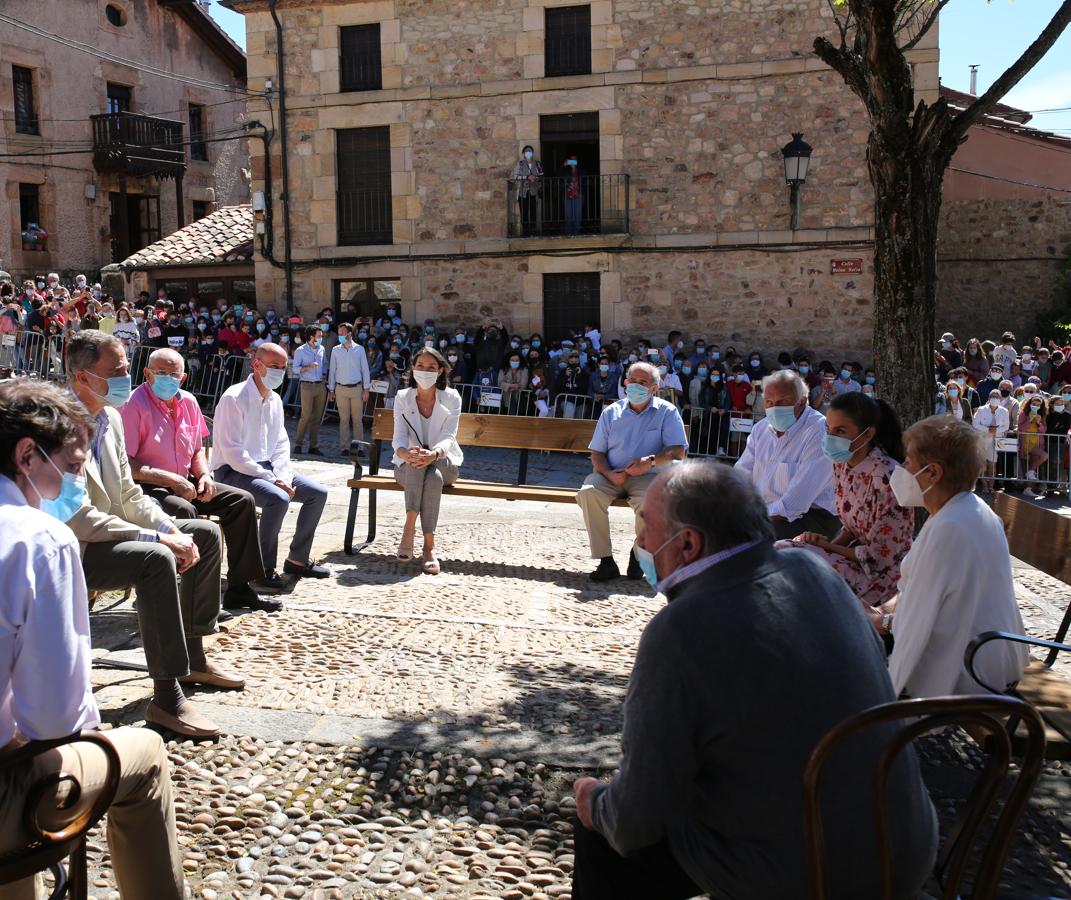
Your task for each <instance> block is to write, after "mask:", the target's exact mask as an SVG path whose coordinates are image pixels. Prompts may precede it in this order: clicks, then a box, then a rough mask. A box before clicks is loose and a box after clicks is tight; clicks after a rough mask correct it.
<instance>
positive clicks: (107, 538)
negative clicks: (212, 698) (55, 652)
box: [67, 330, 245, 738]
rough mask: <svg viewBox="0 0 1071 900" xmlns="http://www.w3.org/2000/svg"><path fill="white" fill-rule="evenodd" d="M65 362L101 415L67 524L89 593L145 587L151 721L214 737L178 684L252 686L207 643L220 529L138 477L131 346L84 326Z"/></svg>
mask: <svg viewBox="0 0 1071 900" xmlns="http://www.w3.org/2000/svg"><path fill="white" fill-rule="evenodd" d="M67 366H68V370H69V372H70V378H71V388H72V390H73V391H74V393H75V395H76V396H77V397H78V399H79V400H81V401H82V404H83V405H84V406H85V407H86V409H87V410H88V411H89V413H90V415H92V416H94V417H95V418H96V421H97V434H96V436H95V438H94V440H93V442H92V444H91V445H90V452H89V457H88V459H87V460H86V465H85V470H86V493H87V498H86V504H85V505H83V506H82V508H81V509H79V510H78V512H77V513H75V514H74V517H73V518H72V519H71V520H70V521H69V522H68V523H67V524H68V525H69V526H70V528H71V530H72V531H73V532H74V534H75V536H76V537H77V538H78V541H79V543H80V545H81V548H82V567H83V568H84V570H85V576H86V584H87V585H88V587H89V589H90V590H98V591H107V590H119V589H124V588H129V587H133V588H134V589H135V590H136V592H137V613H138V624H139V626H140V629H141V641H142V645H143V647H144V649H145V661H146V663H147V665H148V670H149V674H150V675H151V676H152V679H153V698H152V700H151V701H150V702H149V707H148V709H147V710H146V712H145V720H146V721H147V722H151V723H153V724H156V725H159V726H161V727H163V728H166V729H168V730H170V731H174V732H176V733H177V734H181V735H184V736H187V737H194V738H208V737H215V736H217V735H218V734H219V728H218V727H217V726H216V725H215V724H214V723H213V722H212V721H210V720H209V719H208V718H207V717H206V716H204V715H202V714H201V713H200V712H199V711H198V710H197V708H196V707H195V706H194V705H193V704H192V703H191V702H190V701H189V700H187V699H186V697H185V696H184V694H183V692H182V688H181V686H180V685H179V682H180V681H181V682H184V683H187V684H204V685H210V686H213V687H222V688H231V689H241V688H242V687H244V686H245V681H244V680H243V679H242V678H240V677H238V676H237V675H234V674H232V673H230V672H227V671H225V670H224V669H222V668H221V667H220V666H218V665H217V664H215V663H212V662H210V661H209V660H208V659H207V658H206V656H205V651H204V647H203V644H202V640H203V638H204V636H205V635H209V634H214V633H215V632H216V630H217V628H216V620H217V617H218V616H219V607H220V559H221V554H220V533H219V527H218V526H217V525H215V524H214V523H212V522H207V521H204V520H200V519H193V520H185V521H181V522H175V521H173V520H172V519H171V518H169V517H168V516H167V515H166V514H165V513H164V511H163V510H162V509H161V508H160V507H159V506H158V505H157V504H155V503H154V502H153V501H152V500H150V499H149V498H148V497H146V496H145V494H143V493H142V490H141V488H140V487H138V485H137V484H136V483H135V482H134V479H133V477H132V476H131V473H130V461H129V460H128V458H127V455H126V441H125V438H124V433H123V420H122V417H121V416H120V415H119V412H118V410H117V409H116V408H115V407H118V406H121V405H122V404H123V403H124V402H125V401H126V398H127V397H128V396H129V394H130V368H129V365H128V363H127V359H126V351H125V350H124V349H123V345H122V344H121V343H120V342H119V341H118V340H116V339H115V338H114V337H112V336H111V335H107V334H104V333H103V332H101V331H95V330H94V331H84V332H80V333H78V334H76V335H74V336H72V337H71V339H70V342H69V343H68V349H67ZM178 576H181V578H179V577H178Z"/></svg>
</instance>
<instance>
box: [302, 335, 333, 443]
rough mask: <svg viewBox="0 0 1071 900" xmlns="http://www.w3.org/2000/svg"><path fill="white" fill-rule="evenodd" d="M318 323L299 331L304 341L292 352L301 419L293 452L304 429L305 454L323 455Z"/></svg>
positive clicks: (321, 360) (321, 350) (324, 402)
mask: <svg viewBox="0 0 1071 900" xmlns="http://www.w3.org/2000/svg"><path fill="white" fill-rule="evenodd" d="M321 334H322V332H321V331H320V326H319V325H310V326H309V327H308V328H306V329H305V331H304V332H303V336H304V338H305V343H304V344H302V345H301V346H300V347H298V348H297V350H296V351H294V371H295V372H296V373H297V376H298V380H299V381H300V382H301V418H300V419H298V427H297V434H296V435H294V454H295V455H296V454H298V453H300V452H301V444H302V442H303V441H304V440H305V432H306V431H307V432H308V434H309V453H310V454H311V455H312V456H323V454H322V453H321V452H320V420H321V419H323V417H324V407H325V406H326V405H327V392H326V391H325V390H324V348H323V346H322V344H321Z"/></svg>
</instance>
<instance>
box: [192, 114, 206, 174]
mask: <svg viewBox="0 0 1071 900" xmlns="http://www.w3.org/2000/svg"><path fill="white" fill-rule="evenodd" d="M204 137H205V108H204V107H203V106H201V105H200V104H197V103H191V104H190V159H192V160H200V161H201V162H208V144H206V143H205V140H204Z"/></svg>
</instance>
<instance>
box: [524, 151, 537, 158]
mask: <svg viewBox="0 0 1071 900" xmlns="http://www.w3.org/2000/svg"><path fill="white" fill-rule="evenodd" d="M533 156H535V154H534V153H533V152H532V151H531V150H525V151H524V158H525V159H531V158H532V157H533Z"/></svg>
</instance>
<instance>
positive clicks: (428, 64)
mask: <svg viewBox="0 0 1071 900" xmlns="http://www.w3.org/2000/svg"><path fill="white" fill-rule="evenodd" d="M226 5H227V6H229V7H231V8H233V9H235V10H237V11H238V12H241V13H244V14H245V16H246V26H247V53H248V62H249V84H250V88H251V90H253V91H259V90H261V89H262V88H265V87H266V86H267V83H268V80H270V81H271V82H272V83H273V84H275V83H276V82H277V81H278V78H277V71H276V67H277V57H276V50H277V35H276V27H275V24H274V22H273V20H272V18H271V16H270V14H269V11H268V7H267V3H266V2H264V0H226ZM277 13H278V15H279V17H280V20H281V23H282V28H283V42H284V46H283V49H284V59H285V63H286V68H285V77H286V94H287V96H286V103H287V107H288V116H287V127H288V129H289V134H288V138H289V148H290V150H289V159H288V160H287V165H288V166H289V176H290V217H291V235H292V253H293V258H294V261H295V268H296V271H295V275H294V296H293V298H292V302H293V305H294V306H295V307H297V308H299V309H301V310H303V311H309V310H313V309H319V308H321V307H322V306H324V305H329V304H330V303H331V302H332V301H335V302H337V301H339V300H340V299H348V298H354V297H355V298H358V299H361V300H362V302H363V301H367V302H368V303H370V304H372V305H373V306H374V305H375V304H376V302H377V300H381V299H383V298H386V297H391V298H393V297H395V296H400V299H401V302H402V307H403V313H404V315H405V317H406V318H407V320H410V321H413V320H418V319H423V318H425V317H433V318H435V319H436V321H437V322H440V323H448V324H453V323H473V322H476V321H477V320H479V319H481V318H482V317H484V316H487V315H499V316H502V317H503V318H504V320H505V321H506V322H507V324H508V327H510V328H512V329H513V330H515V331H518V332H523V333H531V332H535V331H544V332H546V333H547V334H548V336H549V337H551V338H553V337H555V336H556V335H555V331H557V330H560V329H562V328H563V327H565V323H566V320H567V318H568V316H569V315H570V314H572V315H573V323H572V324H577V325H578V324H580V323H581V321H582V320H583V319H589V318H593V319H596V320H597V324H599V325H600V327H601V329H602V332H603V334H608V335H620V336H622V337H633V336H636V335H640V334H648V335H651V336H656V335H661V334H663V333H664V332H665V331H667V330H668V329H669V328H670V327H680V328H682V329H683V330H685V331H686V332H688V333H689V334H690V335H695V336H707V337H708V338H709V339H712V340H720V341H723V342H733V343H735V344H736V345H737V346H742V347H756V348H759V349H763V350H767V351H769V350H775V349H782V348H784V347H786V346H787V347H792V346H796V345H799V344H803V345H806V346H809V347H811V348H813V349H814V350H815V352H819V353H822V354H824V355H832V356H838V357H839V356H840V355H841V354H844V353H851V354H853V355H855V356H859V357H860V358H867V357H869V355H870V345H871V334H870V320H871V303H872V274H871V258H872V250H871V247H872V225H873V208H872V192H871V188H870V184H869V180H868V177H867V173H866V168H865V162H864V156H865V143H866V137H867V132H868V127H867V122H866V117H865V114H864V111H863V109H862V106H861V105H860V104H859V103H858V101H857V100H856V99H855V98H854V97H853V96H852V95H851V93H850V92H849V91H848V89H847V88H845V87H844V86H843V84H841V83H840V81H839V78H838V76H836V75H835V74H834V73H832V72H831V71H829V70H827V69H826V68H825V66H824V65H823V64H822V63H821V62H820V61H819V60H817V59H816V58H814V56H813V54H812V53H811V52H810V47H811V44H812V43H813V40H814V37H815V36H816V35H817V34H826V33H829V32H830V31H831V29H832V21H831V18H830V13H829V11H828V8H827V6H826V4H825V2H824V0H802V2H801V0H728V2H726V3H723V4H718V5H717V7H716V9H714V8H712V7H711V6H710V5H709V4H705V3H698V2H695V0H592V2H589V3H578V2H577V0H565V2H562V0H348V2H333V0H280V2H278V3H277ZM563 16H564V17H574V16H575V17H578V21H579V22H580V23H581V30H582V33H581V35H580V36H581V38H582V40H581V44H582V45H583V55H584V59H583V63H584V65H583V68H584V71H582V72H579V73H574V74H564V75H561V74H557V73H558V72H560V71H561V66H562V58H563V53H564V51H563V49H562V48H563V47H566V48H568V47H569V46H570V45H569V44H568V42H567V41H565V42H563V37H562V35H563V26H562V24H561V22H562V17H563ZM358 26H377V30H378V47H377V49H378V57H379V74H380V76H381V79H380V82H379V83H377V84H376V85H375V86H374V88H373V89H364V90H361V89H356V90H347V89H345V88H347V84H346V82H347V80H348V79H350V74H349V73H350V69H348V68H347V66H348V65H349V62H347V60H349V59H351V58H352V50H351V49H348V47H347V44H346V42H347V40H349V39H350V36H351V35H353V34H360V33H362V32H361V29H360V28H359V27H358ZM576 34H577V32H576V31H575V30H574V31H573V32H572V33H570V35H571V37H572V38H575V37H576ZM936 39H937V36H936V32H934V33H933V34H931V35H930V36H929V37H928V39H927V40H928V42H927V44H926V46H922V47H919V48H916V50H915V51H913V54H914V55H913V61H914V63H915V73H916V87H917V89H918V90H919V92H920V94H924V95H925V96H927V97H928V98H929V99H931V100H932V99H934V96H935V93H936V89H937V49H936ZM276 86H277V85H276ZM349 86H351V87H352V84H350V85H349ZM272 103H273V106H274V109H275V111H276V113H277V112H278V104H277V97H273V98H272ZM249 112H250V115H251V116H252V117H255V118H258V119H263V118H265V117H267V116H268V115H269V113H268V111H267V110H266V108H265V107H264V105H262V104H261V103H259V102H258V101H251V102H250V105H249ZM375 129H381V131H380V132H379V133H380V134H381V135H388V134H389V151H388V150H386V149H384V150H383V154H384V155H383V159H384V165H388V164H389V190H390V198H389V204H390V228H389V232H387V233H386V236H387V237H389V238H390V239H389V240H385V239H384V240H379V241H377V242H375V243H363V244H362V243H354V242H353V241H352V240H350V239H347V238H345V232H346V229H347V228H348V225H347V224H346V223H345V222H341V221H340V219H339V216H340V215H344V216H345V215H348V213H346V210H345V208H344V204H343V201H342V194H343V186H344V184H345V183H347V179H348V178H351V173H350V170H352V169H359V168H360V166H355V165H354V164H353V163H352V160H350V159H349V158H348V157H346V156H344V155H343V153H342V151H341V148H342V147H343V144H342V143H340V141H342V140H343V138H341V137H340V135H345V134H348V133H351V132H353V131H355V130H368V133H372V131H373V130H375ZM571 129H572V131H571ZM793 132H803V133H804V136H805V139H806V140H807V141H808V142H809V143H810V144H812V145H813V148H814V152H813V157H812V159H811V165H810V174H809V175H808V178H807V182H806V185H805V186H804V187H803V189H802V204H801V209H800V216H799V228H798V229H797V230H795V231H793V230H790V228H789V206H788V191H787V188H786V185H785V178H784V167H783V162H782V159H781V153H780V150H781V147H782V146H783V145H784V144H786V143H787V142H788V141H789V140H790V139H791V135H792V133H793ZM570 141H571V142H572V144H570ZM526 144H530V145H532V146H533V147H534V148H535V151H536V155H537V157H539V158H540V159H541V160H543V162H544V166H545V168H546V169H547V172H546V174H547V175H548V176H557V175H558V174H559V172H561V171H564V170H561V169H559V168H558V167H559V166H560V165H561V160H562V154H563V151H565V150H568V149H572V152H578V151H579V152H578V155H579V156H580V157H581V163H582V166H583V167H584V169H585V170H586V171H587V172H588V173H591V172H593V171H594V172H597V175H598V179H599V189H600V190H601V199H600V203H601V204H602V210H601V212H602V218H601V221H596V223H595V227H594V228H586V229H585V231H584V233H582V234H580V235H579V236H576V237H568V236H563V235H558V234H555V235H553V236H551V235H547V234H545V233H542V232H538V230H537V236H531V235H529V236H521V235H520V234H518V233H517V228H516V226H517V218H518V215H517V211H516V203H515V200H514V199H513V197H512V196H511V195H510V193H509V189H508V178H509V176H510V173H511V170H512V168H513V166H514V164H515V163H516V162H517V160H518V158H519V156H520V151H521V148H522V147H523V146H524V145H526ZM273 148H274V156H273V159H272V160H271V170H272V184H271V185H270V186H266V185H265V181H264V175H265V165H264V163H265V160H264V159H263V157H262V156H261V155H259V154H260V153H261V149H260V147H259V146H252V147H251V153H252V165H253V190H254V191H259V190H264V191H266V193H267V195H268V198H269V200H270V201H271V205H272V209H273V218H274V223H275V242H274V248H273V249H274V257H275V259H276V260H282V259H283V256H284V254H283V248H282V240H283V236H282V231H281V228H280V222H281V219H282V208H281V204H280V190H281V179H280V177H279V173H280V171H281V166H282V164H283V161H282V159H281V157H280V156H279V155H278V154H279V142H278V141H275V142H274V144H273ZM388 153H389V160H388V157H387V155H386V154H388ZM626 176H627V188H626V187H625V181H626ZM357 178H358V180H359V179H360V176H357ZM383 183H384V184H387V183H388V181H387V179H386V178H384V181H383ZM558 190H559V188H558V187H557V184H555V185H553V186H552V187H550V188H547V189H545V195H546V196H547V197H548V199H544V200H543V201H542V202H543V204H544V206H543V209H544V215H546V214H547V213H546V210H547V209H548V208H549V206H551V205H553V203H554V202H557V200H556V197H555V192H556V191H558ZM626 201H627V225H626V224H623V222H624V219H623V216H622V215H621V213H622V207H623V205H624V204H625V202H626ZM585 202H586V201H585ZM608 205H613V207H614V210H613V212H614V216H613V217H610V216H608V215H607V207H608ZM585 209H587V207H585ZM595 218H596V219H597V220H598V218H599V212H598V211H596V213H595ZM608 219H611V220H612V224H611V225H610V227H606V226H607V221H608ZM600 226H601V227H600ZM522 234H523V231H522ZM256 259H257V265H256V270H257V287H258V294H259V295H261V296H264V297H265V298H270V299H271V300H273V301H274V302H276V304H277V305H278V304H279V303H280V302H285V301H286V298H285V296H284V294H285V278H284V271H283V269H282V268H281V267H279V266H277V265H273V264H272V263H271V262H269V261H268V260H266V259H265V257H264V256H263V255H262V254H261V253H259V252H258V254H257V257H256ZM842 259H852V260H861V261H862V266H861V273H859V272H855V271H853V273H852V274H832V264H833V262H834V261H835V260H842Z"/></svg>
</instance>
